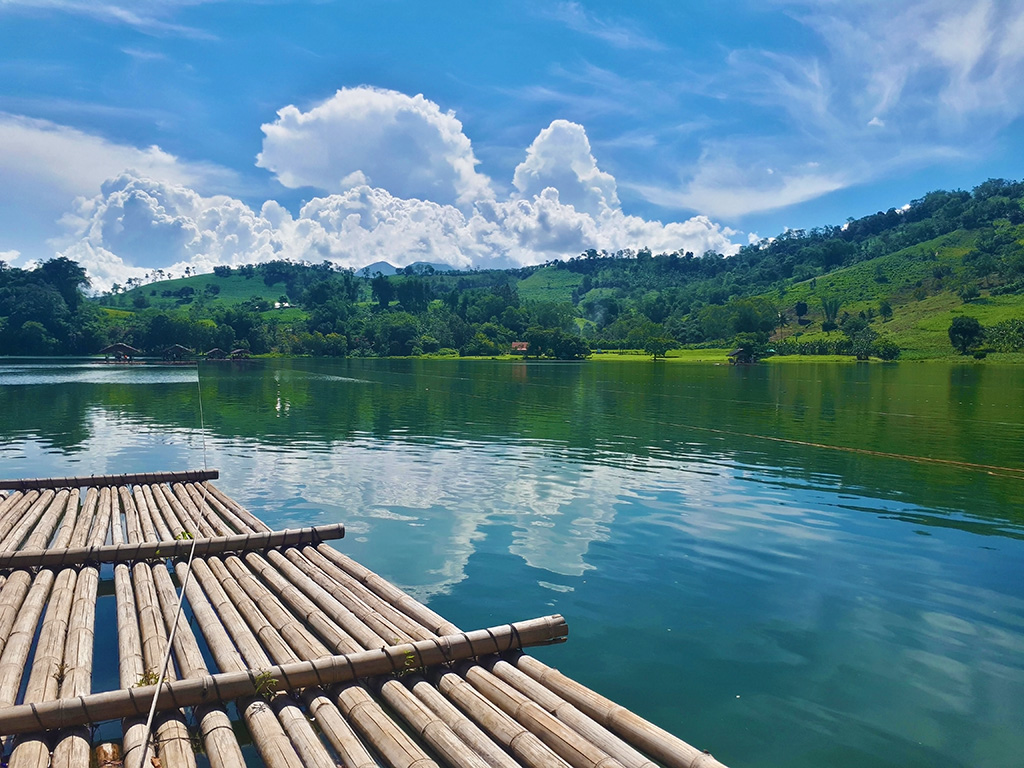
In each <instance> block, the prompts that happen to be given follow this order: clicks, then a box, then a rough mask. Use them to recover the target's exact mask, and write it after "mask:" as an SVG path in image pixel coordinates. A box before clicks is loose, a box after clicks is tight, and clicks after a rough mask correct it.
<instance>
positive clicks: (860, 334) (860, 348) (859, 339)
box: [843, 317, 878, 360]
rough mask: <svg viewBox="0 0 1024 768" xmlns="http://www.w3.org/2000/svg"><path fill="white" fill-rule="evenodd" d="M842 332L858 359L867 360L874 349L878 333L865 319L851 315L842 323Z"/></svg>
mask: <svg viewBox="0 0 1024 768" xmlns="http://www.w3.org/2000/svg"><path fill="white" fill-rule="evenodd" d="M843 333H845V334H846V337H847V338H848V339H849V340H850V350H851V351H852V352H853V354H855V355H856V356H857V359H858V360H867V359H868V358H869V357H871V353H872V352H874V351H875V339H877V338H878V333H877V332H876V331H875V330H874V329H873V328H871V326H869V325H868V323H867V320H861V319H860V318H859V317H851V318H850V319H849V320H847V321H846V322H845V323H843Z"/></svg>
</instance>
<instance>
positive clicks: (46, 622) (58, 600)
mask: <svg viewBox="0 0 1024 768" xmlns="http://www.w3.org/2000/svg"><path fill="white" fill-rule="evenodd" d="M71 496H72V498H73V499H75V504H74V506H75V509H74V510H72V506H71V504H70V503H69V505H68V508H67V514H69V515H71V514H75V513H76V512H78V509H77V507H78V505H77V497H78V491H77V490H75V491H72V493H71ZM98 499H99V493H98V492H97V491H96V489H94V488H90V489H89V491H88V492H87V493H86V496H85V504H84V505H83V507H82V510H81V513H80V514H78V517H77V519H76V521H75V524H74V529H73V531H72V534H71V541H70V542H69V543H70V544H73V545H77V544H81V543H84V542H85V539H86V537H87V536H88V534H89V526H90V524H91V523H92V519H91V516H92V515H93V514H94V512H95V509H96V504H97V502H98ZM77 579H78V573H77V572H76V571H75V570H74V569H71V568H66V569H63V570H61V571H58V572H57V576H56V578H55V580H54V583H53V590H52V592H51V593H50V597H49V600H48V602H47V606H46V615H45V617H44V618H43V623H42V626H41V628H40V630H39V639H38V641H37V642H36V649H35V654H34V656H33V659H32V668H31V670H30V672H29V678H28V685H27V686H26V687H25V699H26V701H31V702H37V703H41V702H48V701H52V700H54V699H56V698H57V696H58V694H59V692H60V685H61V683H62V682H63V680H64V675H65V672H66V669H67V667H66V664H65V661H64V644H65V640H66V639H67V631H68V621H69V619H70V616H71V605H72V601H73V600H74V595H75V582H76V581H77ZM49 759H50V746H49V744H48V743H47V740H46V737H45V734H31V735H28V736H25V737H22V738H20V739H18V740H16V741H15V745H14V750H13V751H12V752H11V759H10V761H9V763H8V765H10V766H11V768H33V767H34V766H42V767H45V766H46V765H48V764H49Z"/></svg>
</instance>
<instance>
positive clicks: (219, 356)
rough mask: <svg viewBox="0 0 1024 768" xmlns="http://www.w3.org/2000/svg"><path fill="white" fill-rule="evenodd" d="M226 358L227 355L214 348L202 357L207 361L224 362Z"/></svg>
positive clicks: (221, 350) (218, 348)
mask: <svg viewBox="0 0 1024 768" xmlns="http://www.w3.org/2000/svg"><path fill="white" fill-rule="evenodd" d="M227 356H228V353H227V352H225V351H224V350H223V349H221V348H220V347H214V348H213V349H211V350H209V351H208V352H207V353H206V354H205V355H204V357H205V358H206V359H207V360H224V359H225V358H226V357H227Z"/></svg>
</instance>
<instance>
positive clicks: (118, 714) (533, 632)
mask: <svg viewBox="0 0 1024 768" xmlns="http://www.w3.org/2000/svg"><path fill="white" fill-rule="evenodd" d="M172 592H173V587H172ZM566 631H567V630H566V624H565V620H564V619H563V618H562V617H561V616H557V615H555V616H543V617H540V618H536V619H530V620H528V621H519V622H515V623H513V624H505V625H501V626H497V627H490V628H488V629H478V630H475V631H473V632H465V633H462V634H459V635H449V636H447V637H443V638H442V637H438V638H434V639H431V640H421V641H419V642H416V643H402V644H400V645H393V646H385V647H384V648H379V649H376V650H366V651H359V652H357V653H351V654H338V655H326V656H321V657H320V658H317V659H312V660H304V661H295V662H289V663H287V664H279V665H271V666H268V667H266V668H264V669H262V670H260V671H256V670H254V669H248V668H247V669H242V670H238V671H234V672H222V673H218V674H214V675H209V674H204V675H200V676H196V677H194V678H184V679H181V680H176V681H174V682H170V683H164V685H163V686H161V688H160V692H159V694H158V695H157V709H158V711H166V710H170V709H180V708H183V707H195V706H199V705H201V704H210V703H212V702H224V701H232V700H234V699H239V698H243V697H246V696H256V695H258V694H259V693H260V692H261V691H262V690H265V689H268V688H274V689H275V690H280V691H297V690H300V689H303V688H308V687H310V686H316V685H334V684H337V683H347V682H351V681H354V680H361V679H364V678H371V677H378V676H383V675H391V674H394V673H395V672H396V671H397V672H404V671H405V670H407V669H412V668H413V667H411V666H409V665H408V661H409V660H411V659H414V660H415V662H414V663H415V664H417V665H418V667H421V666H422V667H433V666H439V665H441V664H446V663H450V662H453V661H459V660H464V659H469V658H473V657H475V656H477V655H481V654H491V653H502V652H506V651H508V650H510V649H515V650H518V649H520V648H525V647H530V646H534V645H546V644H550V643H551V642H552V641H557V640H559V639H562V638H564V637H565V634H566ZM195 650H197V651H198V646H197V647H196V649H195ZM195 663H201V657H200V659H199V660H198V661H197V662H195ZM418 667H417V668H418ZM271 681H273V682H271ZM155 692H156V686H155V685H147V686H134V687H132V688H127V689H121V690H117V691H106V692H104V693H93V694H76V695H74V696H72V697H65V698H62V699H59V700H54V701H50V702H47V703H32V704H21V705H18V706H14V707H8V708H6V709H3V710H0V734H3V735H10V734H17V733H30V732H32V731H38V730H52V729H54V728H69V727H72V726H75V725H83V724H86V723H98V722H103V721H106V720H116V719H121V718H125V717H130V716H131V715H138V714H144V713H145V712H147V711H148V709H149V703H150V701H151V700H152V698H153V694H154V693H155Z"/></svg>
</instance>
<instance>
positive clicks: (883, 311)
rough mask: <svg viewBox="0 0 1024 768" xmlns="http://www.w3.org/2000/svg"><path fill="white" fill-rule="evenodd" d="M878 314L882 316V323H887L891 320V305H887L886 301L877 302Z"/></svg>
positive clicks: (887, 301)
mask: <svg viewBox="0 0 1024 768" xmlns="http://www.w3.org/2000/svg"><path fill="white" fill-rule="evenodd" d="M878 314H880V315H881V316H882V321H883V322H886V323H887V322H889V321H890V320H892V304H890V303H889V300H888V299H882V300H881V301H880V302H878Z"/></svg>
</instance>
